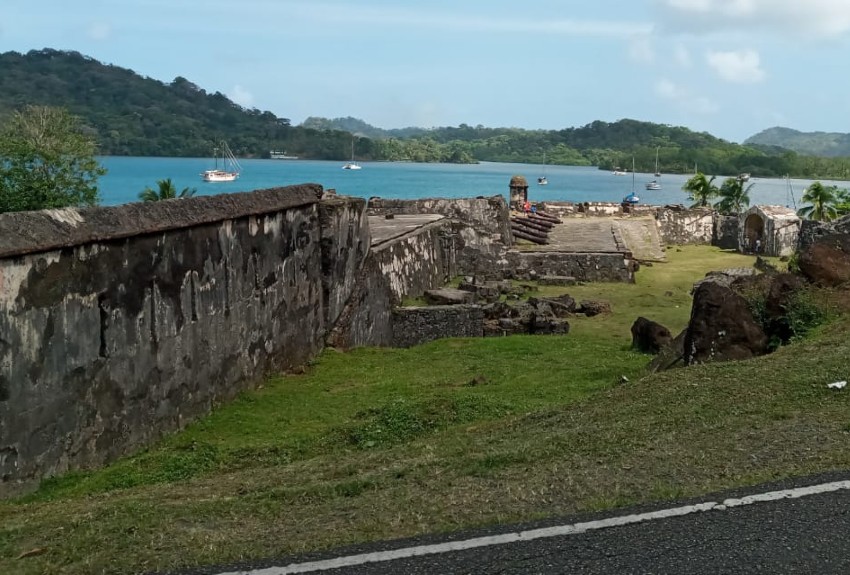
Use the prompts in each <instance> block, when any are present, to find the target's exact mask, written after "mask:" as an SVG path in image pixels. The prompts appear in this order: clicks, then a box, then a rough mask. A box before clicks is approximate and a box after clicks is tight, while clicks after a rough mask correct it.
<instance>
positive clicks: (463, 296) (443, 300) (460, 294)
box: [425, 288, 475, 305]
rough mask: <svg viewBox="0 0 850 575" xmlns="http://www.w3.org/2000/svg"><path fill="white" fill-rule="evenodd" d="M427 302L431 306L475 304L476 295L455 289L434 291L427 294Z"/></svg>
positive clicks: (428, 291)
mask: <svg viewBox="0 0 850 575" xmlns="http://www.w3.org/2000/svg"><path fill="white" fill-rule="evenodd" d="M425 301H426V302H428V303H429V304H430V305H460V304H464V303H473V302H474V301H475V294H473V293H472V292H468V291H463V290H459V289H454V288H441V289H432V290H427V291H426V292H425Z"/></svg>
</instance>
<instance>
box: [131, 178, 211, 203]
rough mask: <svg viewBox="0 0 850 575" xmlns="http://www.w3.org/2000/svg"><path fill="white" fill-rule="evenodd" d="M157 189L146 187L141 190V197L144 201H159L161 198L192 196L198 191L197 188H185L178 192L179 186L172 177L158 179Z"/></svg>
mask: <svg viewBox="0 0 850 575" xmlns="http://www.w3.org/2000/svg"><path fill="white" fill-rule="evenodd" d="M156 185H157V189H156V190H154V189H152V188H149V187H148V188H145V189H144V190H142V191H141V192H139V199H140V200H142V201H143V202H158V201H160V200H170V199H173V198H191V197H192V196H194V195H195V193H196V192H197V191H198V190H196V189H195V188H188V187H186V188H183V189H182V190H180V193H179V194H178V193H177V188H175V187H174V183H173V182H172V181H171V178H166V179H164V180H157V182H156Z"/></svg>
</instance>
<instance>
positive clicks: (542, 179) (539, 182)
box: [537, 152, 549, 186]
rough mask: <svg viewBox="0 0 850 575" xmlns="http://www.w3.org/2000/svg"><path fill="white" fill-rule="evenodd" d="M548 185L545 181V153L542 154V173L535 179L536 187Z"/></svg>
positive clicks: (547, 181)
mask: <svg viewBox="0 0 850 575" xmlns="http://www.w3.org/2000/svg"><path fill="white" fill-rule="evenodd" d="M548 184H549V180H547V179H546V152H543V172H542V173H541V175H540V177H539V178H537V185H538V186H546V185H548Z"/></svg>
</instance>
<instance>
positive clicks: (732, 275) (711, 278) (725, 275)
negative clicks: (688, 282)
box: [691, 268, 756, 294]
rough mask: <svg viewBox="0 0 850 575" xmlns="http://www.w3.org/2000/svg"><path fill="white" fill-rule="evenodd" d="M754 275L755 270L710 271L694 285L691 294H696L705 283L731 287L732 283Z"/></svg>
mask: <svg viewBox="0 0 850 575" xmlns="http://www.w3.org/2000/svg"><path fill="white" fill-rule="evenodd" d="M754 275H756V270H755V268H729V269H725V270H717V271H711V272H708V273H707V274H705V277H704V278H703V279H701V280H699V281H698V282H696V283H695V284H694V286H693V287H692V288H691V294H694V293H696V290H697V288H698V287H699V286H700V285H702V284H703V283H705V282H714V283H717V284H720V285H723V286H726V287H729V286H731V285H732V283H733V282H735V281H737V280H740V279H741V278H747V277H750V276H754Z"/></svg>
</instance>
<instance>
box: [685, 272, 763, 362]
mask: <svg viewBox="0 0 850 575" xmlns="http://www.w3.org/2000/svg"><path fill="white" fill-rule="evenodd" d="M684 343H685V350H684V360H685V365H693V364H697V363H705V362H709V361H729V360H740V359H749V358H751V357H755V356H758V355H764V354H765V353H767V351H768V340H767V336H766V335H765V333H764V330H762V327H761V325H760V324H759V323H758V322H757V321H756V320H755V318H753V314H752V313H751V312H750V308H749V306H748V305H747V301H746V300H745V299H744V298H743V297H741V296H740V295H738V294H736V293H735V292H733V291H732V290H731V289H730V288H728V287H726V286H724V285H722V284H720V283H718V282H704V283H701V284H700V285H699V286H698V287H697V289H696V291H695V292H694V302H693V307H692V308H691V320H690V322H689V323H688V328H687V330H686V333H685V342H684Z"/></svg>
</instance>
